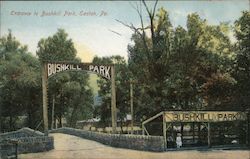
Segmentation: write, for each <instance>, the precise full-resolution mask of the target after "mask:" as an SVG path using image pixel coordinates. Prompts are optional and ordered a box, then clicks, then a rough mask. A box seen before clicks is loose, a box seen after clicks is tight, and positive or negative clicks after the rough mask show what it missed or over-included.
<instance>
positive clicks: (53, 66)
mask: <svg viewBox="0 0 250 159" xmlns="http://www.w3.org/2000/svg"><path fill="white" fill-rule="evenodd" d="M112 66H113V65H97V64H92V63H77V64H75V63H61V62H60V63H53V62H51V63H47V75H48V77H50V76H52V75H54V74H56V73H59V72H62V71H69V70H71V71H88V72H92V73H95V74H98V75H100V76H102V77H104V78H106V79H108V80H110V79H111V67H112Z"/></svg>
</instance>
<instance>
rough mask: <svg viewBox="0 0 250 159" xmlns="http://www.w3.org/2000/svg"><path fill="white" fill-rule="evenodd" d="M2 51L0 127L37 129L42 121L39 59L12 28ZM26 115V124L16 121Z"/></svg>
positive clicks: (2, 41) (0, 66) (2, 43)
mask: <svg viewBox="0 0 250 159" xmlns="http://www.w3.org/2000/svg"><path fill="white" fill-rule="evenodd" d="M0 54H1V58H0V63H1V65H0V74H1V78H0V82H1V86H0V87H1V92H0V93H1V97H0V105H1V111H2V112H1V129H4V130H5V131H6V130H7V131H10V130H15V129H17V128H20V127H22V126H28V127H30V128H35V127H36V126H37V124H38V123H39V122H40V120H41V115H40V112H41V110H40V109H39V107H40V105H41V100H40V99H41V98H40V97H41V92H40V88H41V87H40V84H41V82H40V74H39V72H40V65H39V62H38V60H37V58H35V57H34V56H32V55H31V54H30V53H29V52H28V51H27V46H22V45H21V44H20V43H19V41H17V40H16V39H15V37H14V36H13V35H12V33H11V31H10V30H9V33H8V35H7V36H4V37H2V38H1V39H0ZM24 90H25V91H24ZM25 117H27V118H26V119H27V120H26V122H27V123H26V124H25V123H23V124H21V125H20V124H17V123H20V121H21V120H23V119H25ZM7 122H8V124H7ZM21 123H22V121H21Z"/></svg>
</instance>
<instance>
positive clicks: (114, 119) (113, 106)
mask: <svg viewBox="0 0 250 159" xmlns="http://www.w3.org/2000/svg"><path fill="white" fill-rule="evenodd" d="M111 116H112V132H113V133H116V126H117V123H116V122H117V114H116V92H115V68H114V66H111Z"/></svg>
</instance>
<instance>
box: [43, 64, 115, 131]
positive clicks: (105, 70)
mask: <svg viewBox="0 0 250 159" xmlns="http://www.w3.org/2000/svg"><path fill="white" fill-rule="evenodd" d="M63 71H87V72H91V73H94V74H97V75H100V76H101V77H103V78H105V79H106V80H109V81H111V116H112V131H113V133H116V127H117V123H116V121H117V120H116V119H117V115H116V91H115V68H114V65H113V64H110V65H98V64H93V63H71V62H44V63H43V68H42V90H43V122H44V134H45V135H48V79H49V77H51V76H53V75H55V74H56V73H59V72H63Z"/></svg>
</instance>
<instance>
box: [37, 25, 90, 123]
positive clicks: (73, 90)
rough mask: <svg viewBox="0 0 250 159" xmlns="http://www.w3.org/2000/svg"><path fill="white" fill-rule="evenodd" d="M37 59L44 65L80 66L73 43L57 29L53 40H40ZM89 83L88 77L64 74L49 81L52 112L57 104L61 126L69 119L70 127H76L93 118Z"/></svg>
mask: <svg viewBox="0 0 250 159" xmlns="http://www.w3.org/2000/svg"><path fill="white" fill-rule="evenodd" d="M37 55H38V57H39V60H40V61H41V62H46V61H57V62H58V61H68V62H80V59H78V58H77V57H76V49H75V47H74V43H73V41H72V39H69V38H68V34H67V33H66V32H65V31H64V30H63V29H58V31H57V32H56V33H55V34H54V35H53V36H51V37H48V38H46V39H41V40H40V41H39V42H38V50H37ZM88 79H89V76H88V74H86V73H82V72H81V73H79V72H62V73H59V74H57V75H56V76H53V77H51V78H50V79H49V106H50V107H49V110H50V112H52V105H53V101H55V102H54V104H55V116H56V118H57V119H58V120H59V126H62V118H63V117H66V119H67V123H68V124H69V126H71V127H74V126H75V125H76V121H77V120H82V119H86V118H90V117H91V116H92V107H93V97H92V90H91V89H89V83H88ZM50 116H51V115H50ZM56 118H55V119H56ZM50 120H51V118H50ZM50 123H51V122H50Z"/></svg>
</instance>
